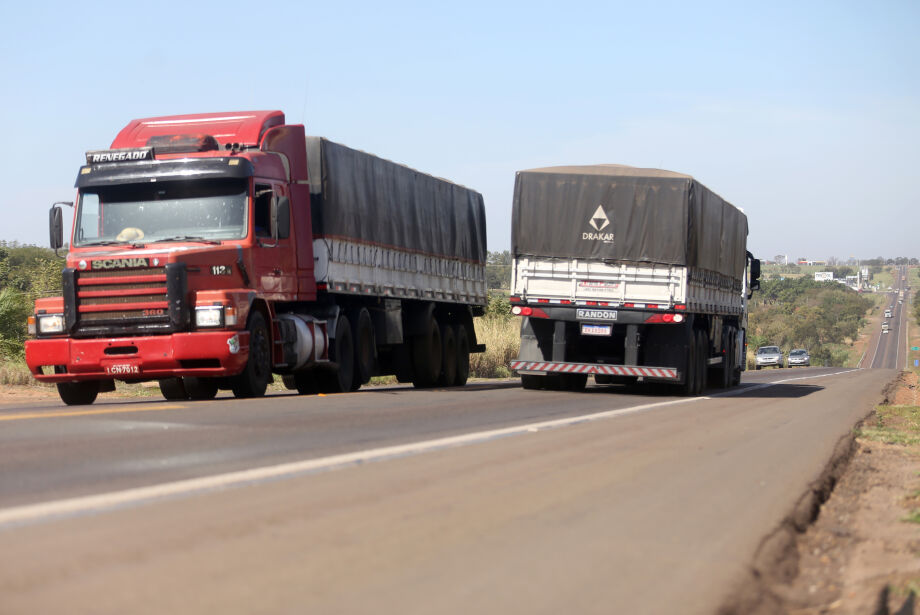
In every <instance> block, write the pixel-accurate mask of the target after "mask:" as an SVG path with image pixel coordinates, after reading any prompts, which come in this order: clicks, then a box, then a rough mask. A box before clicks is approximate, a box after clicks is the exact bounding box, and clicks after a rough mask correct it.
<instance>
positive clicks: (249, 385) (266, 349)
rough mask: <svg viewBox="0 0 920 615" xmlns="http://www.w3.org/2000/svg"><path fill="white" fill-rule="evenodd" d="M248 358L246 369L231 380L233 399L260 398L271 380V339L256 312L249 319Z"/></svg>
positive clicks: (259, 315) (261, 317) (260, 316)
mask: <svg viewBox="0 0 920 615" xmlns="http://www.w3.org/2000/svg"><path fill="white" fill-rule="evenodd" d="M248 329H249V358H248V359H247V360H246V367H244V368H243V371H242V372H240V373H239V374H238V375H237V376H235V377H234V378H233V386H232V389H233V395H234V396H235V397H240V398H247V397H262V396H263V395H265V389H266V388H268V383H269V382H271V380H272V354H271V338H270V337H269V335H268V327H267V326H266V325H265V318H264V317H263V316H262V314H261V313H260V312H258V311H253V312H252V315H251V316H250V317H249V327H248Z"/></svg>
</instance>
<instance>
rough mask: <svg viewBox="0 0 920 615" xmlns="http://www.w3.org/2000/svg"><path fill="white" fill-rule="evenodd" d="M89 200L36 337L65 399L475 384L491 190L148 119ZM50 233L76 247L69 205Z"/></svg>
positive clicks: (101, 159) (100, 175)
mask: <svg viewBox="0 0 920 615" xmlns="http://www.w3.org/2000/svg"><path fill="white" fill-rule="evenodd" d="M76 187H77V201H76V204H75V215H74V225H73V233H72V236H71V240H70V247H69V252H68V254H67V259H66V264H65V268H64V271H63V294H62V296H60V297H52V298H44V299H39V300H38V301H37V302H36V304H35V312H34V314H33V316H32V317H31V318H30V329H31V331H32V333H33V335H34V336H35V339H32V340H30V341H28V342H26V361H27V363H28V365H29V368H30V370H31V372H32V374H33V375H34V376H35V378H37V379H38V380H40V381H43V382H53V383H57V386H58V391H59V393H60V396H61V398H62V399H63V401H64V402H65V403H67V404H87V403H92V402H93V401H94V400H95V399H96V396H97V395H98V393H99V392H100V391H109V390H112V389H113V388H114V380H116V379H118V380H124V381H133V382H136V381H143V380H156V381H158V382H159V386H160V390H161V391H162V393H163V395H164V396H165V397H166V398H168V399H188V398H193V399H208V398H212V397H214V396H215V395H216V394H217V391H218V390H219V389H229V390H232V391H233V393H234V394H235V395H236V396H237V397H255V396H260V395H263V394H264V393H265V390H266V387H267V385H268V384H269V382H271V381H272V379H273V377H272V374H273V373H274V374H279V375H281V376H282V378H283V379H284V382H285V384H286V385H287V386H288V387H289V388H292V389H296V390H297V391H299V392H301V393H315V392H339V391H351V390H355V389H357V388H359V387H360V386H361V385H362V384H364V383H366V382H368V380H369V379H370V378H371V377H372V376H374V375H377V374H395V375H396V377H397V378H398V379H399V380H400V381H403V382H409V381H411V382H413V383H414V384H415V385H416V386H420V387H429V386H452V385H460V384H464V383H465V382H466V379H467V376H468V374H469V355H470V352H477V351H482V350H483V349H484V347H483V346H482V345H481V344H478V343H477V341H476V334H475V331H474V329H473V317H474V316H476V315H481V314H482V312H483V309H484V307H485V304H486V282H485V257H486V226H485V210H484V207H483V201H482V196H481V195H480V194H479V193H477V192H475V191H473V190H469V189H467V188H464V187H463V186H459V185H457V184H454V183H451V182H448V181H445V180H442V179H438V178H436V177H432V176H430V175H426V174H424V173H420V172H418V171H415V170H413V169H410V168H408V167H405V166H402V165H399V164H396V163H393V162H390V161H387V160H384V159H381V158H378V157H376V156H373V155H370V154H367V153H364V152H361V151H358V150H354V149H351V148H348V147H345V146H343V145H339V144H337V143H334V142H332V141H329V140H326V139H322V138H319V137H307V136H305V133H304V127H303V126H302V125H289V124H286V123H285V118H284V114H283V113H282V112H280V111H256V112H235V113H208V114H198V115H184V116H169V117H157V118H148V119H141V120H134V121H132V122H130V123H129V124H128V125H127V126H126V127H125V128H124V129H123V130H122V131H121V132H120V133H119V134H118V136H117V137H116V138H115V140H114V141H113V143H112V145H111V148H110V149H107V150H102V151H91V152H87V155H86V164H85V165H84V166H83V167H81V168H80V171H79V173H78V175H77V181H76ZM56 205H60V204H56ZM66 205H73V203H66ZM50 226H51V243H52V247H54V248H55V249H57V248H60V247H61V246H62V245H63V232H62V229H63V218H62V209H61V207H59V206H57V207H52V209H51V221H50Z"/></svg>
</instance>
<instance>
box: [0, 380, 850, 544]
mask: <svg viewBox="0 0 920 615" xmlns="http://www.w3.org/2000/svg"><path fill="white" fill-rule="evenodd" d="M849 371H853V370H847V371H845V372H844V371H841V372H834V373H831V374H818V375H815V376H805V377H802V378H789V379H786V380H779V381H776V382H766V383H760V384H755V385H752V386H748V387H742V388H738V389H735V390H734V391H726V392H725V393H716V394H714V395H709V396H700V397H687V398H684V399H674V400H670V401H662V402H655V403H650V404H641V405H639V406H633V407H631V408H621V409H619V410H605V411H602V412H595V413H592V414H582V415H579V416H573V417H567V418H562V419H554V420H551V421H540V422H537V423H529V424H526V425H516V426H514V427H504V428H501V429H492V430H489V431H480V432H475V433H469V434H463V435H460V436H448V437H445V438H437V439H434V440H425V441H421V442H412V443H409V444H399V445H395V446H385V447H382V448H375V449H369V450H365V451H358V452H354V453H344V454H341V455H331V456H329V457H320V458H318V459H307V460H303V461H295V462H290V463H282V464H278V465H273V466H264V467H261V468H252V469H249V470H240V471H236V472H227V473H225V474H215V475H212V476H202V477H199V478H191V479H186V480H180V481H174V482H170V483H161V484H159V485H150V486H148V487H136V488H133V489H125V490H122V491H112V492H109V493H100V494H96V495H88V496H80V497H75V498H68V499H64V500H53V501H50V502H41V503H38V504H27V505H25V506H15V507H12V508H6V509H2V510H0V530H3V529H7V528H9V527H12V526H17V525H21V524H25V523H34V522H38V521H43V520H47V519H53V518H61V517H70V516H76V515H81V514H87V513H92V512H102V511H104V510H111V509H113V508H119V507H124V506H130V505H137V504H141V503H143V502H150V501H153V500H159V499H163V498H169V497H177V496H183V495H192V494H196V493H204V492H207V491H215V490H218V489H226V488H230V487H239V486H243V485H247V484H253V483H257V482H263V481H267V480H277V479H280V478H288V477H292V476H296V475H302V474H311V473H316V472H322V471H328V470H334V469H341V468H344V467H350V466H356V465H360V464H364V463H369V462H373V461H383V460H386V459H393V458H396V457H406V456H410V455H418V454H421V453H427V452H432V451H436V450H442V449H447V448H455V447H459V446H467V445H470V444H478V443H482V442H487V441H490V440H495V439H498V438H505V437H509V436H515V435H521V434H525V433H535V432H538V431H541V430H544V429H556V428H559V427H569V426H571V425H578V424H583V423H591V422H594V421H600V420H604V419H609V418H615V417H620V416H626V415H629V414H638V413H640V412H647V411H649V410H655V409H658V408H665V407H667V406H676V405H680V404H690V403H694V402H698V401H703V400H707V399H713V398H718V397H730V396H732V395H739V394H742V393H746V392H750V391H755V390H758V389H762V388H766V387H770V386H774V385H777V384H781V383H783V382H789V381H792V380H806V379H811V378H825V377H828V376H835V375H838V374H843V373H848V372H849Z"/></svg>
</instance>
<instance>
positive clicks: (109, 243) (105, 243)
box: [76, 239, 144, 248]
mask: <svg viewBox="0 0 920 615" xmlns="http://www.w3.org/2000/svg"><path fill="white" fill-rule="evenodd" d="M89 246H127V247H129V248H143V247H144V244H142V243H131V242H129V241H116V240H114V239H102V240H100V241H89V242H87V243H81V244H80V245H78V246H76V247H78V248H86V247H89Z"/></svg>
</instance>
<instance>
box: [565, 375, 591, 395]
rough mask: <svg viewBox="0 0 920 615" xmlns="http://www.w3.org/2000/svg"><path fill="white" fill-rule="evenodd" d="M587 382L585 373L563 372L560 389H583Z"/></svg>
mask: <svg viewBox="0 0 920 615" xmlns="http://www.w3.org/2000/svg"><path fill="white" fill-rule="evenodd" d="M587 384H588V375H587V374H563V375H562V390H564V391H584V390H585V386H587Z"/></svg>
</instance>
